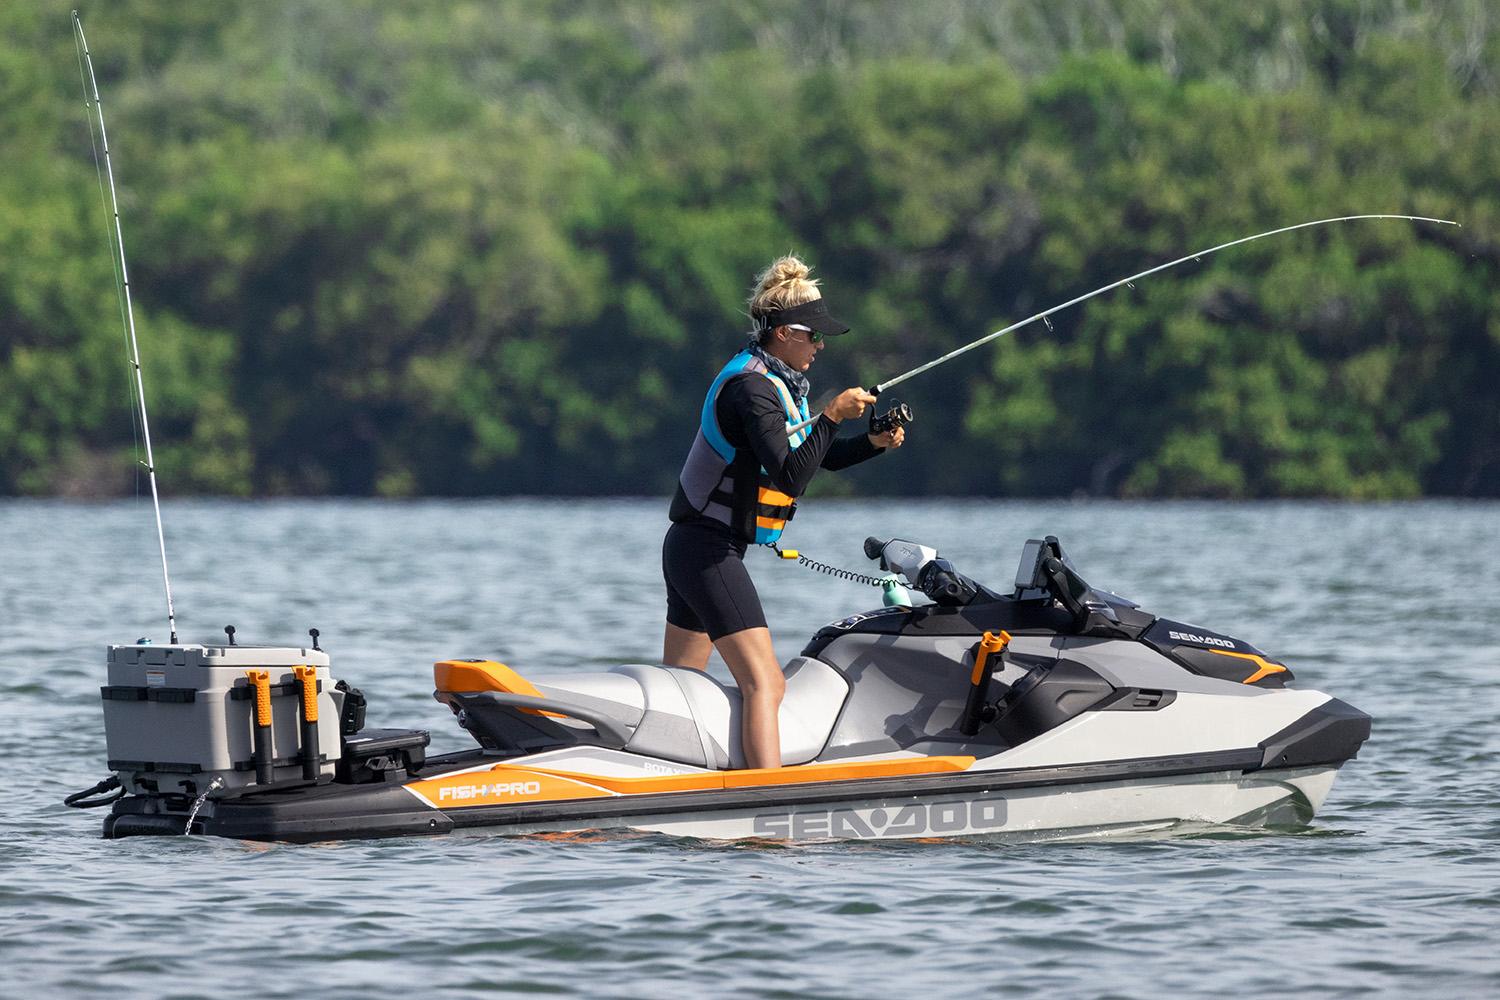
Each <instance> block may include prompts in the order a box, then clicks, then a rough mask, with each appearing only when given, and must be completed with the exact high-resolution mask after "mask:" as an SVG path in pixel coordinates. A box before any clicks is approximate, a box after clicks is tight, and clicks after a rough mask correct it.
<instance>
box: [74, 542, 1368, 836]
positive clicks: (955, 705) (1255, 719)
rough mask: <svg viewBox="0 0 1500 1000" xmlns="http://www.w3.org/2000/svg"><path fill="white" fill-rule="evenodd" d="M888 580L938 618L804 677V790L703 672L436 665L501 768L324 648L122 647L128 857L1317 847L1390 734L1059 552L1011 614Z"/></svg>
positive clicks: (874, 615) (939, 569) (1031, 546)
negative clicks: (481, 841) (1117, 590)
mask: <svg viewBox="0 0 1500 1000" xmlns="http://www.w3.org/2000/svg"><path fill="white" fill-rule="evenodd" d="M865 550H866V554H867V555H869V556H870V557H871V558H873V559H878V560H879V562H880V566H881V568H882V570H884V571H886V572H889V573H892V574H896V575H898V576H899V577H900V578H902V579H903V580H904V581H905V582H906V583H907V584H909V585H911V586H912V587H914V588H915V589H916V590H917V591H920V592H921V593H922V594H924V595H926V597H927V598H928V599H929V600H930V603H922V604H919V605H918V606H915V607H905V606H889V607H882V608H879V609H877V610H873V611H867V612H864V613H861V614H854V615H850V616H849V617H847V618H844V619H842V620H840V621H836V622H833V623H832V624H830V625H827V626H826V627H824V628H822V629H820V630H819V631H818V632H817V634H816V635H814V636H813V637H812V639H811V640H810V641H809V642H808V643H807V646H806V648H804V649H803V651H802V655H800V656H798V657H796V658H795V659H793V660H792V661H791V662H790V663H789V664H788V665H787V667H786V679H787V685H786V698H785V701H784V702H783V704H782V707H781V714H780V723H781V749H782V763H783V765H785V766H783V767H781V768H779V769H765V770H755V769H745V766H744V765H745V761H744V755H743V752H742V750H741V747H740V698H739V694H738V692H737V691H736V690H735V689H734V688H733V687H731V686H726V685H724V684H721V683H719V682H718V681H717V680H716V679H714V678H713V677H711V676H709V675H708V674H707V673H704V672H702V671H698V670H692V669H687V668H681V667H668V666H657V665H624V666H619V667H616V668H614V669H612V670H608V671H605V672H602V673H581V672H580V673H561V674H551V675H545V676H532V677H526V676H523V675H521V674H520V673H518V672H516V671H515V670H512V669H510V668H509V667H507V666H505V665H503V664H501V663H497V662H494V661H490V660H462V659H456V660H446V661H443V662H440V663H438V664H436V666H435V680H436V685H435V686H436V692H435V696H436V697H437V699H438V700H439V701H441V702H443V703H444V704H446V705H448V706H449V707H450V708H451V709H452V710H453V712H454V714H455V716H456V718H457V721H458V723H459V725H461V726H462V727H463V728H464V729H465V730H467V731H468V732H469V733H470V734H471V735H472V736H473V737H474V739H475V741H476V743H477V744H478V745H477V746H476V747H475V748H474V749H472V750H468V751H464V752H460V753H453V754H444V755H441V756H430V757H429V756H427V754H426V747H427V744H428V734H427V733H426V732H423V731H418V730H411V731H407V730H369V729H365V728H364V726H363V716H364V698H363V696H362V695H361V694H360V693H359V692H358V691H357V690H355V689H353V688H350V687H349V686H348V685H347V684H346V683H344V682H342V681H338V682H335V680H334V677H333V675H332V673H331V667H330V660H329V657H328V655H327V653H325V652H323V651H322V650H320V649H318V648H317V646H318V642H317V636H316V633H314V636H313V643H312V648H303V647H263V646H245V645H235V644H234V636H233V635H232V633H231V634H230V636H229V642H228V643H226V644H225V645H219V646H201V645H172V646H155V645H149V644H136V645H122V646H112V647H110V648H109V652H108V662H109V684H108V685H107V686H105V687H104V688H103V689H102V695H103V698H104V709H105V728H106V736H107V745H108V756H109V768H110V769H111V770H112V771H113V772H114V776H113V777H112V778H110V779H107V780H106V781H105V782H101V783H100V785H98V786H96V787H95V789H93V790H92V791H93V793H94V794H93V796H92V798H89V797H87V793H80V796H75V797H74V799H75V800H78V799H82V801H81V802H78V803H75V804H99V805H104V804H109V805H111V806H112V808H111V811H110V814H109V816H108V818H107V819H106V820H105V823H104V834H105V836H106V837H126V836H132V835H138V834H181V833H184V832H191V833H194V834H209V835H215V836H225V837H237V838H245V839H252V840H285V841H317V840H330V839H338V838H352V837H389V836H406V835H424V834H425V835H432V834H447V833H453V832H457V831H460V830H471V829H474V830H486V831H496V832H503V833H518V834H521V833H538V832H547V831H574V830H588V829H601V828H629V829H633V830H644V831H657V832H662V833H667V834H677V835H685V836H695V837H709V838H770V839H792V840H804V839H821V838H901V837H932V836H968V835H991V834H1000V835H1021V836H1033V835H1052V834H1061V835H1075V836H1076V835H1088V834H1095V833H1109V832H1116V831H1136V830H1146V829H1153V828H1159V827H1166V826H1170V825H1173V824H1177V823H1180V822H1184V821H1193V822H1209V823H1296V822H1305V821H1307V820H1308V819H1310V818H1311V817H1312V815H1313V813H1314V812H1315V811H1316V810H1317V809H1318V808H1319V807H1320V806H1321V804H1322V802H1323V800H1324V798H1325V796H1327V794H1328V792H1329V790H1330V788H1331V787H1332V784H1333V780H1334V777H1335V775H1336V773H1337V772H1338V769H1339V768H1340V766H1342V765H1343V764H1344V763H1345V762H1346V761H1348V760H1350V759H1352V758H1353V757H1354V756H1355V754H1356V752H1357V751H1358V749H1359V747H1360V745H1361V744H1362V743H1363V742H1364V741H1365V739H1366V738H1367V737H1368V736H1369V732H1370V717H1369V716H1367V715H1365V714H1364V713H1363V712H1360V711H1359V710H1357V709H1355V708H1353V707H1351V706H1350V705H1348V704H1346V703H1344V702H1342V701H1339V700H1338V699H1336V698H1332V697H1330V696H1329V695H1327V694H1323V693H1321V692H1318V691H1307V690H1299V689H1297V688H1294V687H1292V686H1291V681H1292V673H1291V671H1290V670H1288V669H1287V667H1286V665H1285V664H1282V663H1280V662H1278V661H1277V660H1276V659H1274V658H1272V657H1271V656H1270V655H1268V654H1266V653H1264V652H1262V651H1261V650H1259V649H1257V648H1255V647H1254V646H1251V645H1250V644H1248V643H1246V642H1244V641H1243V640H1241V639H1237V638H1234V637H1232V636H1228V635H1224V634H1222V633H1219V632H1215V631H1212V630H1209V629H1205V628H1202V627H1199V626H1195V625H1188V624H1184V623H1181V622H1176V621H1172V620H1169V619H1165V618H1159V617H1157V616H1156V615H1153V614H1150V613H1148V612H1146V611H1144V610H1142V609H1141V608H1140V607H1139V606H1138V605H1136V604H1135V603H1133V602H1131V601H1129V600H1126V599H1124V598H1122V597H1119V596H1117V595H1115V594H1111V593H1108V592H1105V591H1102V590H1098V589H1095V588H1093V587H1091V586H1089V585H1088V584H1087V583H1086V582H1085V581H1084V580H1083V578H1082V577H1081V576H1080V575H1079V574H1078V572H1077V571H1076V569H1075V568H1074V567H1073V565H1072V563H1071V562H1070V561H1069V560H1068V558H1067V556H1066V555H1064V553H1063V550H1062V546H1061V545H1060V543H1059V542H1058V540H1057V539H1056V538H1055V537H1051V536H1049V537H1047V538H1045V539H1032V540H1030V541H1028V542H1026V544H1025V547H1024V549H1023V552H1022V557H1021V563H1020V567H1019V569H1018V571H1017V574H1016V578H1015V581H1014V585H1013V588H1012V589H1011V590H1010V591H1008V592H1004V593H1002V592H1000V591H996V590H992V589H990V588H989V587H986V586H984V585H982V584H979V583H977V582H975V581H973V580H971V579H969V578H968V577H966V576H965V575H963V574H962V573H960V572H959V571H958V570H957V569H956V568H955V567H954V566H953V565H952V564H951V563H950V562H949V561H948V560H946V559H943V558H941V557H940V556H939V555H938V553H937V552H936V551H935V550H933V549H931V548H928V547H926V546H922V545H919V544H917V543H914V542H909V541H905V540H901V539H894V540H891V541H887V542H881V541H879V540H877V539H873V538H872V539H869V540H868V541H867V542H866V543H865Z"/></svg>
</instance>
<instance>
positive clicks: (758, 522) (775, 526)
mask: <svg viewBox="0 0 1500 1000" xmlns="http://www.w3.org/2000/svg"><path fill="white" fill-rule="evenodd" d="M755 526H756V527H757V528H765V529H766V530H768V531H780V530H781V529H782V528H785V527H786V522H785V521H775V520H772V519H771V518H769V517H757V518H756V519H755Z"/></svg>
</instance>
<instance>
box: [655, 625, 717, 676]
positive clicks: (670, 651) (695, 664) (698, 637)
mask: <svg viewBox="0 0 1500 1000" xmlns="http://www.w3.org/2000/svg"><path fill="white" fill-rule="evenodd" d="M713 649H714V644H713V643H711V642H709V641H708V633H707V632H690V631H688V630H687V629H685V628H678V627H677V626H676V625H673V624H672V623H671V622H667V634H666V637H665V638H664V639H662V642H661V662H662V663H665V664H666V665H667V666H669V667H692V668H693V669H694V670H706V669H708V654H709V653H711V652H713Z"/></svg>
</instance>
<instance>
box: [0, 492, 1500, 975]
mask: <svg viewBox="0 0 1500 1000" xmlns="http://www.w3.org/2000/svg"><path fill="white" fill-rule="evenodd" d="M665 506H666V505H665V502H664V501H661V500H641V501H635V500H620V501H557V500H533V501H526V500H518V501H485V502H421V503H380V502H356V501H325V502H290V501H288V502H280V501H278V502H257V503H231V502H195V503H185V502H177V503H169V504H168V505H167V507H166V518H167V532H168V545H169V554H170V556H171V558H172V567H173V583H174V589H175V592H176V597H177V609H178V615H179V620H180V621H181V623H182V636H183V638H184V639H188V640H214V639H215V638H216V637H218V636H221V635H222V633H220V632H219V629H220V628H221V627H222V626H223V625H225V624H234V625H235V626H237V628H238V629H239V636H240V639H241V641H244V642H277V643H286V644H288V645H291V644H301V642H302V637H303V636H304V635H305V633H306V629H307V628H308V627H309V626H316V627H317V628H319V629H321V630H322V633H323V644H324V646H325V648H327V649H328V650H329V652H330V654H331V655H332V657H333V663H334V670H335V672H336V675H337V676H340V677H344V678H347V679H348V680H349V681H350V682H351V683H353V684H355V685H356V686H358V687H360V688H362V689H363V690H364V691H365V693H366V695H367V696H368V697H369V698H370V712H369V724H370V725H372V726H406V725H412V726H421V727H424V728H430V729H431V730H432V731H433V736H434V740H433V742H434V750H436V751H441V750H445V749H458V748H461V747H463V746H465V745H467V737H466V736H465V735H464V734H462V733H461V732H460V731H458V730H457V729H456V728H454V726H453V724H452V722H451V719H450V717H449V713H448V710H447V709H446V708H444V707H443V706H441V705H439V704H437V703H436V702H435V701H433V700H432V698H431V690H432V676H431V664H432V662H433V661H434V660H436V659H441V658H446V657H452V656H487V657H492V658H495V659H499V660H502V661H504V662H506V663H509V664H510V665H512V666H514V667H516V668H517V669H519V670H521V671H523V672H528V671H530V672H556V671H564V670H585V669H594V668H598V667H600V666H605V665H610V664H614V663H617V662H621V661H651V660H654V659H655V658H656V657H657V656H658V655H659V653H660V642H661V621H662V618H661V616H662V613H663V606H664V596H663V588H662V584H661V578H660V569H659V559H660V556H659V552H660V548H659V546H660V538H661V533H662V531H663V529H664V527H665V522H664V511H665ZM1047 533H1052V534H1056V535H1059V536H1060V537H1061V538H1062V540H1063V542H1064V545H1065V546H1066V548H1067V550H1068V552H1069V553H1070V555H1071V556H1072V558H1073V560H1074V562H1075V563H1076V564H1077V565H1078V567H1079V569H1080V570H1081V571H1082V573H1083V574H1084V576H1085V577H1086V578H1087V579H1089V580H1090V581H1091V582H1094V583H1096V584H1098V585H1100V586H1104V587H1107V588H1109V589H1111V590H1114V591H1117V592H1119V593H1122V594H1125V595H1127V596H1130V597H1132V598H1134V599H1135V600H1138V601H1140V602H1141V603H1142V604H1143V605H1145V606H1146V607H1147V608H1148V609H1150V610H1153V611H1156V612H1158V613H1161V614H1166V615H1169V616H1171V617H1174V618H1177V619H1179V620H1183V621H1189V622H1194V623H1197V624H1201V625H1204V626H1207V627H1210V628H1214V629H1217V630H1220V631H1224V632H1228V633H1230V634H1232V635H1237V636H1240V637H1242V638H1244V639H1246V640H1248V641H1250V642H1252V643H1255V644H1256V645H1258V646H1260V647H1261V648H1263V649H1266V650H1267V651H1268V652H1270V653H1272V654H1273V655H1276V656H1278V657H1280V658H1282V659H1284V660H1285V661H1286V662H1288V663H1290V664H1291V665H1292V667H1293V668H1294V670H1295V671H1296V673H1297V678H1298V683H1299V684H1300V685H1302V686H1307V687H1317V688H1320V689H1323V690H1327V691H1329V692H1331V693H1334V694H1337V695H1338V696H1340V697H1342V698H1344V699H1345V700H1347V701H1349V702H1351V703H1352V704H1354V705H1356V706H1358V707H1360V708H1362V709H1364V710H1365V711H1367V712H1369V713H1371V714H1372V715H1373V716H1374V717H1375V730H1374V735H1373V736H1372V738H1371V740H1370V742H1369V743H1368V744H1366V746H1365V749H1364V750H1363V752H1362V754H1361V757H1360V759H1359V760H1357V761H1355V762H1353V763H1351V764H1350V765H1349V766H1348V767H1346V768H1345V770H1344V772H1343V773H1342V775H1341V776H1340V778H1339V781H1338V783H1337V784H1336V785H1335V787H1334V790H1333V794H1332V795H1331V796H1330V798H1329V801H1328V803H1327V805H1326V806H1325V811H1324V812H1323V813H1322V814H1321V815H1320V816H1319V817H1318V818H1317V820H1316V821H1315V822H1314V824H1313V825H1312V826H1311V827H1310V828H1307V829H1305V830H1299V831H1290V832H1288V831H1280V832H1270V833H1266V832H1251V831H1236V830H1222V829H1208V830H1197V831H1179V832H1178V833H1177V834H1176V835H1174V836H1170V837H1161V836H1156V837H1151V838H1141V839H1135V840H1127V841H1117V840H1116V841H1100V842H1088V843H1030V844H1014V843H983V842H941V841H937V842H930V843H881V844H864V843H840V844H813V845H803V846H791V847H786V846H777V847H768V846H764V845H759V846H756V845H743V844H720V843H707V842H698V841H691V840H678V839H673V838H667V837H661V836H654V835H623V836H621V835H614V836H608V837H603V836H588V835H585V836H568V837H551V838H505V837H497V836H484V835H465V836H459V837H451V838H443V839H434V840H402V841H380V842H355V843H339V844H331V845H315V846H282V845H271V846H267V845H258V844H246V843H239V842H233V841H219V840H213V839H205V838H192V839H156V838H141V839H132V840H125V841H119V842H106V841H103V840H100V839H98V830H99V820H100V818H101V817H100V816H99V814H98V813H97V812H93V813H90V812H78V811H74V810H68V809H64V808H62V806H61V805H60V804H59V803H60V800H61V799H62V797H63V796H64V795H65V794H67V793H68V792H71V791H74V790H77V789H80V788H83V787H86V786H88V785H90V784H92V783H93V782H94V781H96V780H98V779H99V778H100V777H103V776H104V774H105V772H104V769H103V762H104V741H103V729H102V721H101V720H102V717H101V710H100V707H99V696H98V687H99V685H100V684H101V683H102V682H103V678H104V657H103V648H104V646H105V644H106V643H111V642H130V641H133V640H134V639H136V638H137V637H138V636H146V635H149V636H154V637H156V639H157V641H164V640H165V614H164V610H163V608H164V605H163V601H162V599H161V577H160V568H159V565H158V563H157V562H156V550H155V544H156V542H155V533H154V528H153V527H152V522H151V513H150V507H149V505H148V504H145V503H137V502H122V503H113V504H105V505H73V504H63V503H49V502H32V501H10V502H3V503H0V695H3V700H0V705H3V712H4V716H3V721H4V725H3V726H0V752H3V755H4V760H5V761H6V763H7V765H8V766H7V768H6V778H5V780H4V782H3V783H0V993H3V994H4V995H6V996H27V997H30V996H39V995H45V994H47V993H51V994H54V995H61V996H94V995H98V996H152V997H194V996H210V995H224V994H226V993H229V992H235V993H241V994H245V995H251V996H261V997H288V998H291V997H305V996H309V995H316V996H320V997H345V996H347V997H367V996H394V995H403V994H404V995H411V996H430V995H439V994H442V995H450V996H458V995H470V994H472V995H476V996H477V995H481V994H484V995H491V994H502V995H503V994H506V993H546V994H557V995H577V996H626V997H635V996H639V997H652V996H660V995H664V994H668V993H672V994H682V995H710V994H725V993H734V994H755V995H763V996H784V997H868V996H894V995H930V996H979V995H985V996H1026V995H1033V994H1036V995H1047V996H1057V997H1075V996H1076V997H1097V996H1109V997H1140V998H1146V997H1156V996H1159V995H1162V994H1163V993H1168V992H1170V993H1174V994H1177V995H1184V996H1203V995H1211V994H1212V995H1221V994H1234V995H1264V994H1271V993H1276V994H1282V993H1312V994H1316V995H1319V996H1414V995H1415V996H1434V995H1448V996H1454V997H1466V996H1483V995H1497V994H1500V959H1497V957H1496V947H1495V941H1496V939H1497V935H1500V856H1497V855H1500V791H1497V781H1496V779H1497V774H1500V771H1497V762H1500V738H1497V736H1496V719H1497V717H1500V505H1497V504H1465V503H1450V502H1424V503H1414V504H1395V505H1374V506H1347V505H1325V504H1253V505H1249V504H1247V505H1229V504H1122V503H1102V502H1100V503H1096V502H1087V503H1069V502H1057V503H1041V502H1028V503H996V502H955V501H927V502H911V501H900V502H860V503H854V502H841V503H836V502H831V501H825V502H822V503H815V504H810V505H808V506H807V508H806V510H804V511H803V512H801V513H799V515H798V518H797V521H796V523H795V524H794V526H793V530H792V533H791V536H790V537H789V539H788V541H789V542H790V543H791V544H795V545H797V546H798V547H799V548H801V549H802V550H803V551H805V552H807V553H808V554H810V555H812V556H814V557H815V558H819V559H822V560H824V561H827V562H833V563H839V564H841V565H845V566H849V567H851V568H864V567H865V566H866V565H867V564H866V563H865V560H864V559H863V556H862V555H861V554H860V542H861V541H862V540H863V538H864V536H865V535H867V534H877V535H881V536H883V537H884V536H889V535H893V534H894V535H900V536H902V537H907V538H914V539H918V540H921V541H924V542H926V543H928V544H933V545H936V546H937V547H939V548H940V549H941V550H942V551H943V554H944V555H946V556H948V557H950V558H952V559H953V560H954V561H955V562H956V563H957V564H958V566H959V567H960V568H961V569H963V570H965V571H966V572H968V573H970V575H973V576H975V577H977V578H979V579H981V580H985V581H988V582H991V583H995V584H998V585H1001V586H1003V585H1004V584H1005V581H1008V580H1009V579H1011V577H1012V576H1013V574H1014V572H1015V562H1016V559H1017V557H1018V556H1019V553H1020V547H1021V542H1022V541H1023V540H1024V539H1025V538H1027V537H1031V536H1039V535H1041V534H1047ZM751 567H752V572H753V573H754V575H755V578H756V581H757V584H758V585H759V586H760V588H761V593H762V597H763V599H764V601H765V604H766V608H767V613H768V615H769V617H770V619H771V622H772V626H773V630H774V632H775V634H776V637H777V649H778V651H779V652H780V653H781V655H782V656H783V657H784V658H789V657H791V656H793V655H795V654H796V653H797V652H798V650H799V649H800V648H801V645H802V643H803V642H804V641H805V640H806V638H807V636H808V635H809V634H811V633H812V631H814V630H815V629H816V628H817V627H818V626H819V625H821V624H823V623H825V622H827V621H830V620H833V619H836V618H839V617H842V616H843V615H845V614H847V613H849V612H852V611H857V610H864V609H868V608H869V607H872V606H874V605H876V604H878V593H877V592H876V591H874V590H873V589H869V588H863V587H858V586H855V585H852V584H849V583H843V582H839V581H836V580H832V579H829V578H827V577H823V576H819V575H817V574H814V573H811V572H809V571H807V570H805V569H802V568H800V567H797V566H793V565H790V564H783V563H778V562H776V561H775V560H774V559H771V558H769V557H767V558H757V557H756V554H754V553H752V556H751ZM715 670H716V672H718V673H719V674H720V675H721V676H727V675H726V674H725V673H724V671H723V668H722V666H716V667H715Z"/></svg>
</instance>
